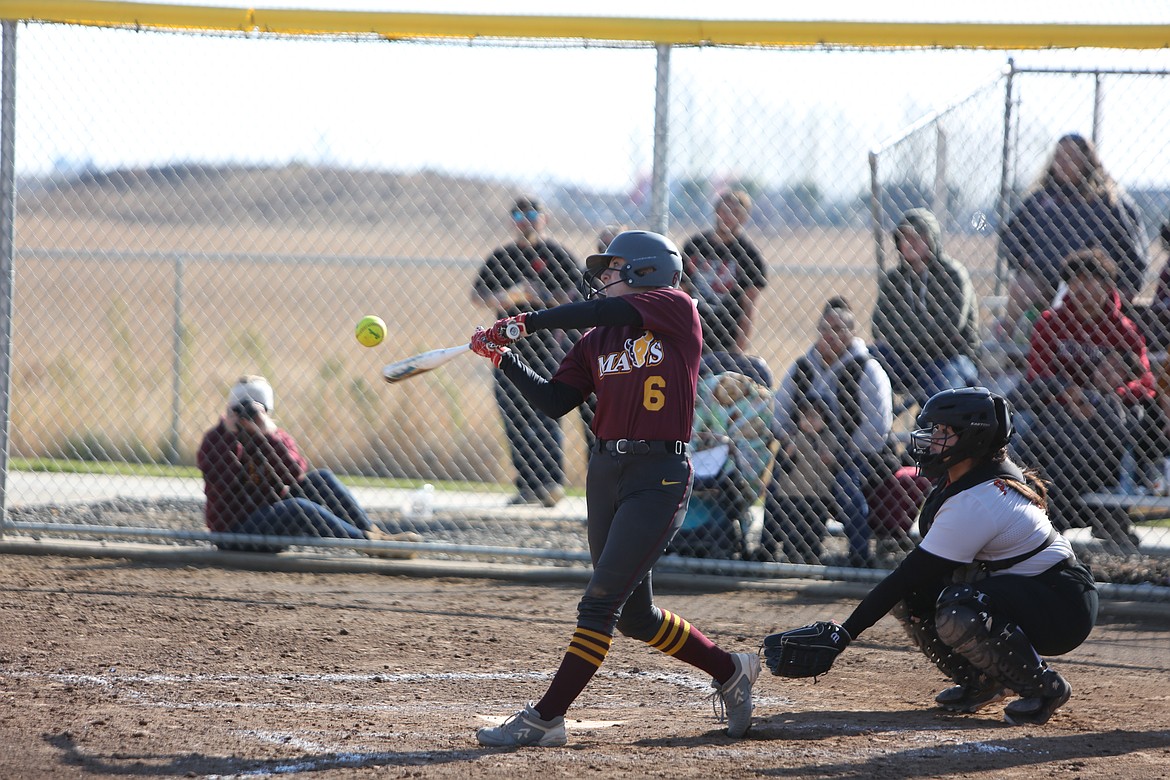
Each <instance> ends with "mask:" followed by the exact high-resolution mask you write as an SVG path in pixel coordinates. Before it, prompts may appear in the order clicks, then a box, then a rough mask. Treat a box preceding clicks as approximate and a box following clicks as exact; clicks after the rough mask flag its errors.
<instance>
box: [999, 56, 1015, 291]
mask: <svg viewBox="0 0 1170 780" xmlns="http://www.w3.org/2000/svg"><path fill="white" fill-rule="evenodd" d="M1015 74H1016V61H1015V59H1013V58H1011V57H1009V58H1008V64H1007V69H1006V71H1005V76H1006V78H1005V80H1004V90H1003V155H1002V157H1001V158H1000V169H999V207H998V208H997V209H996V228H997V229H998V230H1003V228H1004V225H1006V224H1007V221H1008V197H1009V195H1010V194H1011V183H1010V182H1009V181H1008V177H1009V175H1010V172H1011V165H1010V157H1011V148H1012V99H1013V96H1012V86H1013V84H1014V83H1015ZM1006 274H1007V258H1006V257H1004V256H1003V253H1002V252H999V251H997V252H996V253H995V294H996V295H1003V288H1004V276H1005V275H1006Z"/></svg>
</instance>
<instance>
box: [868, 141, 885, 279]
mask: <svg viewBox="0 0 1170 780" xmlns="http://www.w3.org/2000/svg"><path fill="white" fill-rule="evenodd" d="M869 216H870V221H871V222H873V246H874V254H875V256H876V260H877V269H878V273H881V272H882V271H884V270H885V268H886V248H885V246H884V245H883V244H882V185H881V183H880V182H879V181H878V155H877V152H870V153H869Z"/></svg>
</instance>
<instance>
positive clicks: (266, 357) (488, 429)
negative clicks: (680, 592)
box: [12, 169, 994, 482]
mask: <svg viewBox="0 0 1170 780" xmlns="http://www.w3.org/2000/svg"><path fill="white" fill-rule="evenodd" d="M511 194H512V191H511V190H509V189H508V188H506V187H503V186H500V185H495V184H486V183H483V182H472V181H462V180H450V179H442V178H439V177H425V176H418V177H390V176H388V175H386V176H381V177H374V178H371V177H369V176H367V177H354V176H350V177H349V178H346V179H343V180H339V179H337V178H336V177H325V176H323V175H321V174H319V173H315V172H314V171H313V170H312V169H293V170H291V171H290V170H289V169H278V170H274V171H268V172H266V173H265V172H262V171H261V172H257V171H241V172H235V173H231V172H224V171H221V172H219V173H218V174H217V175H215V176H211V175H210V174H206V172H204V174H203V175H201V176H190V175H189V176H185V177H184V176H163V175H160V174H153V175H145V174H139V175H136V176H130V175H129V174H127V175H126V176H123V177H107V178H102V179H99V180H97V181H92V182H82V183H75V184H74V185H72V186H69V187H59V188H56V189H49V190H46V191H37V192H35V193H33V194H31V195H28V196H26V197H25V198H24V199H23V200H22V203H21V209H20V212H19V219H18V224H17V247H18V251H19V252H20V253H21V255H20V259H19V261H18V267H17V284H16V300H15V323H14V336H15V339H14V343H15V354H14V373H13V412H14V417H13V420H14V424H13V429H12V444H13V452H14V454H17V455H27V456H35V455H62V454H69V453H70V452H73V451H76V450H78V449H82V450H84V449H85V448H86V447H89V448H91V449H93V448H98V447H101V448H105V449H109V450H113V451H114V453H115V454H119V455H125V456H129V457H136V458H141V459H147V460H153V459H157V458H158V457H160V454H161V453H162V452H163V451H164V450H165V444H166V443H167V441H168V438H169V437H170V436H171V426H172V419H173V417H174V410H175V406H176V404H177V408H178V420H179V428H178V434H179V436H178V445H179V447H178V449H179V454H180V456H181V459H182V461H183V462H188V463H189V462H191V461H192V459H193V454H194V451H195V448H196V447H197V445H198V441H199V438H200V436H201V434H202V431H203V430H204V429H206V428H207V427H209V426H210V425H211V424H212V423H213V422H214V420H215V419H216V417H217V416H218V414H219V412H220V408H221V405H222V399H223V397H224V391H225V389H226V387H227V386H228V385H229V384H230V383H231V382H232V381H233V380H234V379H235V378H236V377H237V376H239V375H240V374H242V373H249V372H259V373H263V374H266V375H268V376H269V377H270V378H271V379H272V380H273V382H274V384H275V386H276V390H277V399H278V400H277V403H278V410H277V411H278V414H279V417H280V419H281V421H282V424H283V425H284V426H285V427H286V428H288V429H289V430H291V431H293V432H294V434H295V435H296V436H297V438H298V440H299V441H300V443H301V444H302V446H303V447H304V449H305V450H306V452H307V454H308V455H309V456H310V458H311V459H312V460H313V461H314V462H316V463H322V464H324V463H328V464H330V465H332V466H334V467H335V468H340V469H343V470H356V471H366V472H374V473H385V474H400V475H410V476H417V475H424V476H436V477H438V478H475V479H486V480H505V481H506V480H507V479H509V478H510V468H509V467H508V465H507V463H506V460H507V459H506V456H505V451H504V448H503V443H502V431H501V426H500V423H499V420H498V415H497V412H496V409H495V405H494V402H493V401H492V398H491V386H490V372H489V370H488V367H487V365H486V363H485V362H484V361H481V360H477V359H476V358H474V357H467V358H465V359H461V360H459V361H457V362H455V363H452V364H450V366H449V367H447V368H446V369H444V370H441V371H438V372H435V373H433V374H430V375H427V376H424V377H420V378H419V379H416V380H413V381H411V382H408V383H404V384H402V385H398V386H393V387H391V386H386V385H384V384H383V383H382V382H381V379H380V368H381V366H382V365H384V364H385V363H388V362H390V361H391V360H393V359H396V358H398V357H402V356H405V355H408V354H412V353H414V352H418V351H421V350H424V349H430V348H434V347H440V346H450V345H454V344H458V343H461V342H462V341H464V340H465V339H466V338H467V336H468V334H469V333H470V332H471V330H472V329H473V328H474V326H475V325H476V324H483V323H486V322H488V321H489V320H490V314H489V313H488V312H486V311H485V310H483V309H481V308H478V307H476V306H474V305H472V304H471V303H470V300H469V288H470V285H471V282H472V280H473V278H474V274H475V271H476V267H477V264H478V261H479V258H481V257H482V256H483V255H484V254H485V253H486V252H488V251H489V250H490V249H491V248H492V247H494V246H496V245H498V244H500V243H502V242H503V241H505V240H508V239H509V238H510V229H511V228H510V225H509V224H508V223H507V222H506V221H505V218H504V217H505V214H504V211H505V209H506V208H507V205H508V203H509V199H510V197H511ZM686 232H687V231H685V230H683V229H681V228H680V229H679V231H678V233H679V234H678V235H675V236H674V237H675V238H676V239H678V240H680V241H681V240H682V239H684V238H685V236H686ZM550 234H551V235H552V236H554V237H555V238H557V239H558V240H560V241H561V242H562V243H564V244H565V245H566V246H567V247H568V248H569V249H570V250H571V251H573V252H575V253H576V254H577V255H578V257H579V258H581V257H583V256H584V254H586V253H587V252H588V251H590V249H591V247H592V244H593V240H594V235H593V233H592V232H589V231H587V230H583V229H581V228H577V227H574V226H572V225H569V224H561V223H559V222H558V221H557V218H556V214H555V212H554V215H553V221H552V226H551V228H550ZM753 234H754V236H755V238H756V239H757V241H758V242H759V243H760V244H761V248H762V250H763V253H764V256H765V258H766V259H767V260H768V262H769V272H770V274H771V283H770V285H769V287H768V288H767V290H766V291H765V294H764V296H763V298H762V301H761V305H760V309H759V315H758V318H757V328H756V334H755V337H754V339H753V347H754V351H755V352H757V353H758V354H759V355H761V356H762V357H763V358H764V359H765V360H766V361H767V362H768V363H769V365H770V366H771V367H772V368H773V370H774V371H776V372H779V371H782V370H783V368H784V367H785V366H786V365H787V364H788V363H789V362H790V361H791V360H792V359H793V358H794V357H795V355H797V354H798V353H799V351H801V350H803V349H805V348H806V347H807V345H808V344H809V343H810V340H811V338H812V334H813V329H814V324H815V320H816V317H817V313H818V311H819V309H820V307H821V305H822V303H823V302H824V300H825V299H826V298H828V297H829V296H831V295H838V294H843V295H846V296H848V297H849V298H850V299H851V300H852V301H853V303H854V306H855V308H856V310H857V311H858V312H859V313H860V314H861V315H862V316H861V319H862V320H867V319H868V316H867V314H868V312H869V311H870V310H871V308H872V305H873V297H874V294H875V288H876V283H875V277H874V267H875V264H874V248H873V236H872V234H871V233H869V232H868V231H865V230H860V229H858V230H851V229H840V230H828V229H824V230H821V229H811V230H800V231H786V232H784V233H782V234H780V235H762V234H761V233H760V231H758V230H753ZM952 251H953V252H954V254H955V255H956V256H958V257H961V258H963V259H964V260H966V261H968V262H969V263H970V264H971V266H972V268H973V270H975V271H977V272H981V271H987V270H989V269H990V268H991V266H992V264H993V251H994V246H993V243H992V241H990V240H989V239H987V238H985V237H973V238H971V237H965V238H964V240H962V241H955V242H954V245H953V247H952ZM71 252H72V253H84V256H83V257H80V258H79V257H77V256H76V255H71V254H69V253H71ZM981 278H982V279H984V280H987V277H986V275H984V276H982V277H981ZM180 286H181V296H179V295H178V292H177V291H178V290H179V289H180ZM984 292H987V290H984ZM177 300H178V301H180V304H179V305H181V310H180V309H177V308H176V306H177V304H176V301H177ZM367 313H373V314H378V315H380V316H382V317H383V318H384V319H385V320H386V322H387V324H388V325H389V331H390V335H389V337H388V339H387V341H386V342H384V343H383V344H382V345H381V346H379V347H377V348H375V349H365V348H362V347H361V346H359V345H358V344H357V343H356V341H355V340H354V339H353V336H352V328H353V325H354V323H355V322H356V321H357V320H358V318H359V317H361V316H362V315H364V314H367ZM176 321H179V322H181V337H180V344H181V358H180V359H179V360H176V357H175V343H176V338H175V329H174V323H175V322H176ZM176 388H177V394H176ZM565 425H566V431H567V436H566V440H567V442H568V446H569V453H570V456H569V463H568V466H569V472H570V479H571V480H573V481H575V482H577V481H579V480H580V479H581V474H582V470H583V465H584V454H583V447H582V446H581V442H582V437H581V435H580V423H579V421H578V420H576V419H575V418H570V419H568V420H566V422H565Z"/></svg>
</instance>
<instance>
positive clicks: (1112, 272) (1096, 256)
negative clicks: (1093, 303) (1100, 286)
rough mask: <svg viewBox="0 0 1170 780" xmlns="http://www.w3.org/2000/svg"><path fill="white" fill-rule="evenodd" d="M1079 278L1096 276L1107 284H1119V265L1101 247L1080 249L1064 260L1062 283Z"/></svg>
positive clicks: (1061, 273)
mask: <svg viewBox="0 0 1170 780" xmlns="http://www.w3.org/2000/svg"><path fill="white" fill-rule="evenodd" d="M1078 276H1095V277H1097V278H1098V279H1102V280H1104V281H1106V282H1111V283H1114V284H1116V283H1117V263H1115V262H1113V260H1112V258H1110V257H1109V255H1107V254H1105V250H1103V249H1101V248H1099V247H1093V248H1091V249H1080V250H1077V251H1076V252H1073V253H1072V254H1071V255H1069V256H1068V257H1066V258H1065V259H1064V265H1063V267H1062V268H1061V269H1060V278H1061V280H1062V281H1065V282H1067V281H1069V280H1070V279H1073V278H1075V277H1078Z"/></svg>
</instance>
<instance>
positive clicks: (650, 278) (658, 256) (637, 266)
mask: <svg viewBox="0 0 1170 780" xmlns="http://www.w3.org/2000/svg"><path fill="white" fill-rule="evenodd" d="M615 257H620V258H621V259H622V260H625V261H626V263H625V265H623V266H622V267H621V268H620V269H618V274H619V276H620V277H621V279H620V280H621V281H623V282H625V283H626V284H628V285H629V286H630V287H678V285H679V282H680V281H682V270H683V265H682V253H681V252H679V251H678V247H677V246H675V245H674V242H673V241H671V240H670V239H669V238H667V237H666V236H663V235H660V234H658V233H651V232H649V231H647V230H627V231H625V232H624V233H618V234H617V235H616V236H614V239H613V241H610V242H609V246H608V247H606V248H605V251H604V252H599V253H598V254H595V255H589V257H586V258H585V284H586V286H587V287H588V289H587V290H586V292H585V297H587V298H592V297H593V296H595V295H597V294H598V293H601V292H602V289H603V288H601V287H599V286H598V285H599V281H600V278H601V273H602V271H604V270H605V269H607V268H609V264H610V262H611V261H612V260H613V258H615Z"/></svg>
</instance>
